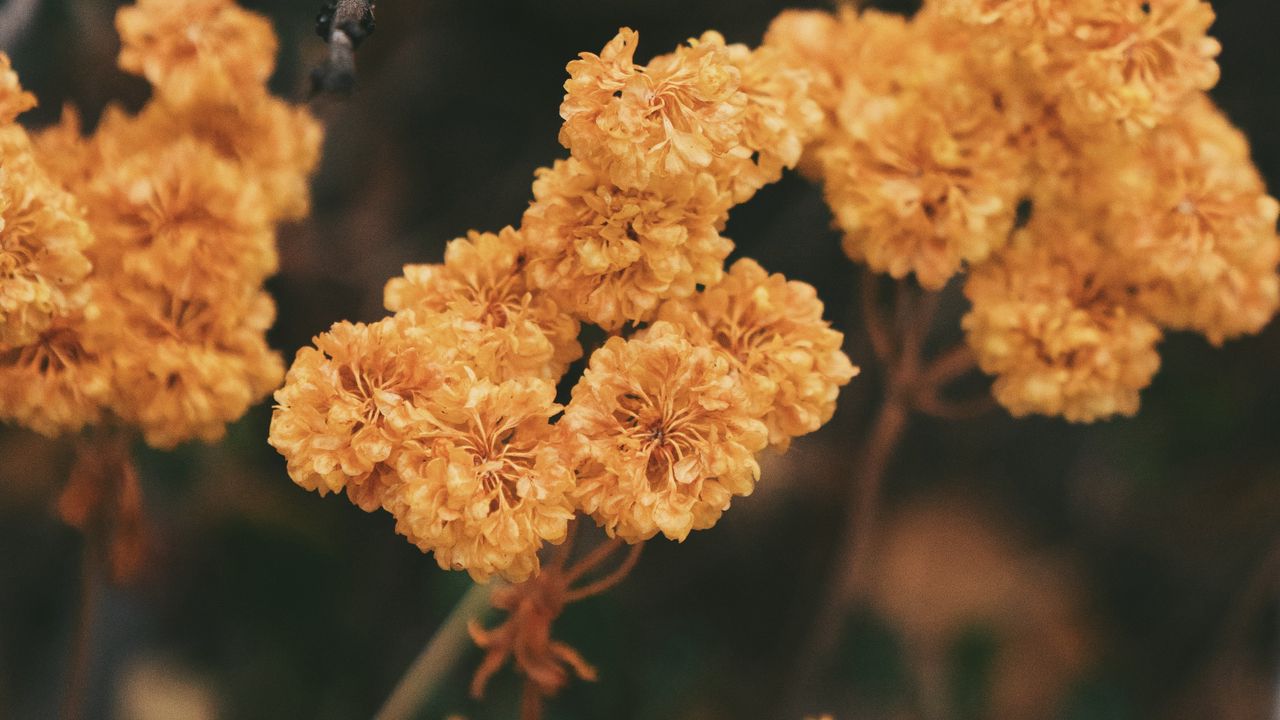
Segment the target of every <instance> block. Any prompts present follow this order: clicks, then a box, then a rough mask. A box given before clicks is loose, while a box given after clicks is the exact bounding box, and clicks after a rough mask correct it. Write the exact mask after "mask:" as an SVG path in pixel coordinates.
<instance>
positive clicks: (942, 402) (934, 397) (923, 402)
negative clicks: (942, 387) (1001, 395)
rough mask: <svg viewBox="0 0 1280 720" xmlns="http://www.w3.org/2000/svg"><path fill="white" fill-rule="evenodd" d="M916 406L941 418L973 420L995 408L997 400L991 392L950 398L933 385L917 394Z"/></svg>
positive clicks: (926, 413) (923, 411)
mask: <svg viewBox="0 0 1280 720" xmlns="http://www.w3.org/2000/svg"><path fill="white" fill-rule="evenodd" d="M914 407H915V409H916V410H918V411H920V412H922V413H924V414H925V415H929V416H931V417H935V418H938V419H939V420H952V421H955V420H972V419H974V418H977V417H982V416H983V415H986V414H987V413H989V412H991V411H992V410H995V409H996V401H995V398H993V397H991V395H989V394H987V395H982V396H981V397H975V398H969V399H967V400H948V399H945V398H943V397H941V396H939V394H938V388H937V387H931V388H928V389H927V390H925V391H922V392H920V393H917V394H916V398H915V403H914Z"/></svg>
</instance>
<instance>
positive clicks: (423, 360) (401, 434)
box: [267, 314, 452, 511]
mask: <svg viewBox="0 0 1280 720" xmlns="http://www.w3.org/2000/svg"><path fill="white" fill-rule="evenodd" d="M414 327H416V324H415V323H414V322H413V319H412V318H410V317H409V314H405V315H402V316H400V317H395V318H386V319H383V320H380V321H378V322H376V323H373V324H372V325H365V324H360V323H357V324H352V323H348V322H339V323H335V324H334V325H333V327H332V328H330V329H329V331H328V332H326V333H322V334H320V335H318V336H316V338H315V340H314V342H315V347H305V348H302V349H301V350H299V351H298V355H297V357H296V358H294V361H293V365H292V367H290V368H289V373H288V375H287V376H286V378H285V384H284V387H283V388H281V389H279V390H277V391H276V394H275V401H276V408H275V413H274V414H273V415H272V418H271V434H270V437H269V438H268V440H267V442H269V443H270V444H271V446H272V447H274V448H275V449H276V450H278V451H280V454H282V455H284V456H285V459H286V460H287V461H288V467H289V476H290V477H291V478H293V481H294V482H296V483H297V484H298V485H301V486H302V487H304V488H306V489H308V490H314V491H316V492H319V493H320V494H321V495H326V494H328V493H330V492H342V491H344V490H345V491H346V493H347V496H348V497H350V498H351V501H352V502H353V503H355V504H356V505H359V506H360V507H361V508H363V509H364V510H369V511H371V510H375V509H377V508H379V507H381V506H382V505H383V504H384V503H385V502H386V488H387V487H389V486H391V485H394V484H395V468H394V460H393V457H392V456H393V454H394V453H396V452H397V451H398V450H399V449H400V448H401V447H402V446H403V445H404V442H405V440H406V438H407V437H408V436H409V434H410V433H412V432H413V430H412V428H411V426H410V420H409V417H408V412H407V406H408V405H409V404H410V403H412V402H414V401H416V400H418V399H419V398H421V397H423V396H425V395H427V394H429V393H433V392H436V391H438V390H439V389H440V388H441V387H442V386H443V384H444V377H445V374H446V372H447V369H448V368H449V367H450V366H451V362H450V361H451V360H452V358H451V357H449V356H448V354H447V353H446V352H445V350H446V349H445V348H442V347H441V346H439V345H436V344H432V343H431V342H430V341H429V339H428V338H427V337H426V336H425V335H424V334H423V333H419V332H413V330H412V329H413V328H414Z"/></svg>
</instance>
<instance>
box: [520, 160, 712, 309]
mask: <svg viewBox="0 0 1280 720" xmlns="http://www.w3.org/2000/svg"><path fill="white" fill-rule="evenodd" d="M533 194H534V198H535V200H534V202H533V204H532V205H531V206H530V207H529V210H528V211H526V212H525V215H524V220H523V222H522V229H523V232H524V234H525V237H526V239H527V240H528V242H529V254H530V262H529V267H528V271H527V273H528V276H529V279H530V282H531V283H532V284H533V285H534V286H536V287H538V288H541V289H544V290H545V291H547V292H548V293H550V294H551V295H552V296H553V297H555V298H556V299H557V301H559V303H560V304H561V306H563V307H564V308H565V309H567V310H569V311H571V312H573V313H574V314H575V315H577V316H578V317H581V318H582V319H584V320H587V321H589V322H592V323H595V324H596V325H599V326H601V327H603V328H605V329H607V330H616V329H618V328H620V327H622V326H623V325H624V324H626V323H627V322H628V321H630V322H644V321H648V320H651V319H653V315H654V313H655V312H656V310H657V308H658V304H659V303H660V302H661V301H662V300H663V299H665V298H672V297H687V296H689V295H691V294H692V293H693V291H694V289H695V287H696V286H697V285H699V284H701V285H708V284H713V283H715V282H716V281H718V280H719V279H720V277H721V275H722V274H723V272H724V260H725V258H726V257H728V255H729V253H730V252H732V250H733V242H732V241H730V240H729V239H728V238H726V237H724V236H722V235H721V234H720V231H719V227H720V225H721V224H722V223H723V219H724V217H725V216H726V215H727V213H728V209H729V207H730V205H731V204H732V201H731V199H730V196H729V194H728V193H727V192H725V191H722V190H721V189H720V188H719V187H718V186H717V184H716V183H715V181H714V179H713V178H712V177H711V176H709V175H706V174H701V175H697V176H696V177H695V178H694V179H693V180H692V181H691V182H690V183H688V184H684V185H681V186H679V187H678V188H676V189H675V190H674V191H673V192H670V193H659V192H651V191H642V190H623V189H621V188H618V187H616V186H613V185H611V184H609V183H608V182H607V181H604V180H603V179H602V178H600V177H599V176H598V175H597V174H596V173H595V172H594V171H592V170H591V168H589V167H588V166H587V165H586V164H584V163H582V162H581V161H579V160H578V159H577V158H569V159H568V160H561V161H557V162H556V163H555V165H554V166H553V167H551V168H544V169H543V170H541V171H539V173H538V179H537V181H536V182H535V183H534V185H533Z"/></svg>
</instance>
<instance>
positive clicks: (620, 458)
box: [558, 321, 769, 542]
mask: <svg viewBox="0 0 1280 720" xmlns="http://www.w3.org/2000/svg"><path fill="white" fill-rule="evenodd" d="M750 405H751V402H750V398H748V396H747V388H746V386H745V385H744V383H743V382H742V381H741V379H740V377H739V375H738V373H737V371H736V370H735V368H734V364H733V362H732V360H731V359H730V357H729V356H728V355H727V354H726V353H725V352H723V351H722V350H721V349H720V348H719V347H717V346H713V345H706V344H695V343H693V342H690V341H689V339H688V338H687V337H686V335H685V332H684V330H683V329H682V328H680V327H679V326H676V325H673V324H671V323H667V322H661V321H659V322H656V323H654V324H653V325H651V326H650V327H648V328H646V329H645V331H644V332H643V333H641V334H639V335H637V336H635V337H633V338H631V339H629V340H624V339H622V338H618V337H615V338H610V339H609V341H608V342H606V343H605V345H604V346H603V347H602V348H601V349H599V350H597V351H596V352H595V353H594V354H593V355H592V356H591V362H590V365H589V367H588V368H587V370H586V372H585V373H584V374H583V376H582V379H581V380H580V381H579V382H578V384H577V385H576V386H575V387H574V389H573V399H572V400H571V401H570V402H569V405H568V407H567V408H566V409H565V415H564V418H563V419H562V420H561V421H560V422H559V423H558V427H559V428H560V429H561V431H562V432H563V438H564V443H565V445H566V447H567V448H568V451H567V452H568V453H570V454H571V455H572V457H573V459H574V465H575V467H576V468H577V485H576V487H575V489H574V496H575V500H576V502H577V505H578V507H579V508H580V509H581V510H582V511H583V512H584V513H586V514H588V515H590V516H591V517H592V518H594V519H595V520H596V522H598V523H600V525H601V526H602V527H603V528H604V529H605V531H606V532H608V533H609V534H610V535H611V536H617V537H620V538H623V539H624V540H626V541H628V542H640V541H643V540H646V539H648V538H650V537H653V536H654V535H656V534H658V533H659V532H660V533H662V534H663V535H665V536H666V537H667V538H669V539H672V540H684V538H686V537H687V536H688V535H689V533H690V532H691V531H693V530H699V529H705V528H709V527H711V526H712V525H714V524H715V523H716V521H717V520H718V519H719V518H720V516H721V514H722V513H723V512H724V511H725V510H726V509H728V507H729V503H730V501H731V500H732V498H733V497H734V496H743V495H749V494H750V493H751V492H752V490H754V488H755V483H756V480H757V479H758V478H759V472H760V469H759V465H758V464H757V463H756V460H755V453H757V452H758V451H760V450H761V449H763V448H764V447H765V446H766V445H767V444H768V438H769V431H768V429H767V428H766V427H765V425H764V423H763V422H761V421H760V420H759V419H757V418H756V417H755V416H754V414H753V412H752V410H751V408H750Z"/></svg>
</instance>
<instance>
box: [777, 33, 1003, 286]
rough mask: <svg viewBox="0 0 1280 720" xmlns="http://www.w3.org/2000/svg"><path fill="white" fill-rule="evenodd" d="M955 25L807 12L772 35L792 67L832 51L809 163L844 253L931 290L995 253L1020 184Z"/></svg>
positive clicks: (999, 113)
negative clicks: (824, 120) (822, 122)
mask: <svg viewBox="0 0 1280 720" xmlns="http://www.w3.org/2000/svg"><path fill="white" fill-rule="evenodd" d="M957 29H959V30H961V31H962V32H963V29H964V28H963V26H961V27H959V28H957V27H955V26H954V24H952V25H951V26H947V25H946V24H944V23H940V22H937V21H932V20H930V19H929V18H928V17H923V18H917V19H915V20H912V21H910V22H908V21H905V20H903V19H901V18H898V17H892V16H886V15H882V14H879V13H875V12H867V13H864V14H862V15H855V14H852V13H850V12H846V13H843V14H841V15H840V16H839V17H838V18H833V19H829V20H825V21H823V20H817V19H814V18H812V16H811V15H810V14H807V13H806V14H784V15H783V16H782V17H780V18H779V20H778V21H777V22H776V23H775V25H774V27H772V28H771V29H770V33H769V35H768V41H769V43H770V44H771V45H772V46H774V47H775V48H777V50H778V52H780V53H782V54H784V55H786V56H788V57H791V58H793V60H792V62H807V63H817V62H818V60H817V58H815V57H814V55H815V53H817V52H819V48H826V51H827V52H835V53H839V55H838V59H832V58H827V59H826V62H825V63H823V64H818V65H817V66H818V67H820V68H823V71H824V73H825V76H826V79H825V85H826V89H825V91H824V92H823V94H822V95H821V97H822V98H823V99H824V101H825V105H826V106H825V107H824V110H825V111H826V112H827V113H828V116H829V121H828V125H827V129H826V132H824V133H823V134H822V135H821V136H820V137H819V138H818V140H817V142H816V143H815V144H814V146H813V147H812V148H811V149H810V155H811V158H812V160H811V165H810V167H811V168H812V169H813V170H814V171H815V172H816V173H817V175H818V176H819V177H820V179H821V180H822V182H823V185H824V190H825V194H826V198H827V201H828V204H829V205H830V206H831V209H832V212H833V214H834V216H835V222H836V224H837V226H839V227H840V229H842V230H843V231H844V248H845V251H846V253H847V254H848V255H849V256H850V257H851V258H853V259H855V260H858V261H861V262H865V263H867V265H869V266H870V267H871V268H873V269H875V270H878V271H881V272H887V273H889V274H890V275H892V276H894V277H896V278H902V277H905V276H906V275H908V274H914V275H915V277H916V279H917V280H918V281H919V282H920V283H921V284H922V285H924V286H925V287H927V288H931V289H937V288H940V287H942V286H943V285H944V284H946V282H947V280H949V279H950V278H951V277H952V276H953V275H955V274H956V273H958V272H960V271H961V270H962V269H963V268H964V267H965V266H966V265H967V264H973V263H978V262H981V261H983V260H985V259H986V258H987V257H988V256H989V255H990V254H991V253H992V252H994V251H996V250H998V249H999V248H1000V247H1001V245H1002V244H1003V243H1004V242H1005V239H1006V238H1007V236H1008V232H1009V230H1010V229H1011V227H1012V225H1013V222H1014V219H1015V211H1016V208H1017V203H1018V198H1019V196H1020V195H1021V194H1022V193H1023V192H1024V191H1025V187H1026V180H1025V175H1026V173H1025V168H1026V160H1025V158H1024V156H1023V154H1021V153H1018V152H1015V151H1013V149H1012V146H1013V144H1014V141H1015V138H1014V136H1015V128H1014V127H1012V126H1011V124H1010V122H1009V121H1008V119H1007V116H1006V112H1005V108H1004V99H1003V97H1002V95H1001V94H1000V93H999V91H998V90H996V89H995V88H993V87H992V86H991V84H990V83H989V82H988V81H987V80H986V79H984V76H985V75H988V74H990V70H991V68H990V67H989V65H988V64H985V63H981V64H980V63H975V62H973V61H972V60H971V59H970V58H969V57H968V56H969V54H971V53H972V52H974V51H973V50H972V49H970V48H968V47H967V45H966V44H965V43H963V42H957V40H956V39H955V38H954V37H953V35H954V33H955V32H956V30H957ZM811 36H817V37H818V38H819V41H818V43H817V45H816V47H815V46H813V45H808V44H807V43H808V41H809V39H810V37H811ZM850 55H852V56H851V57H850ZM886 58H887V59H886Z"/></svg>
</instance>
